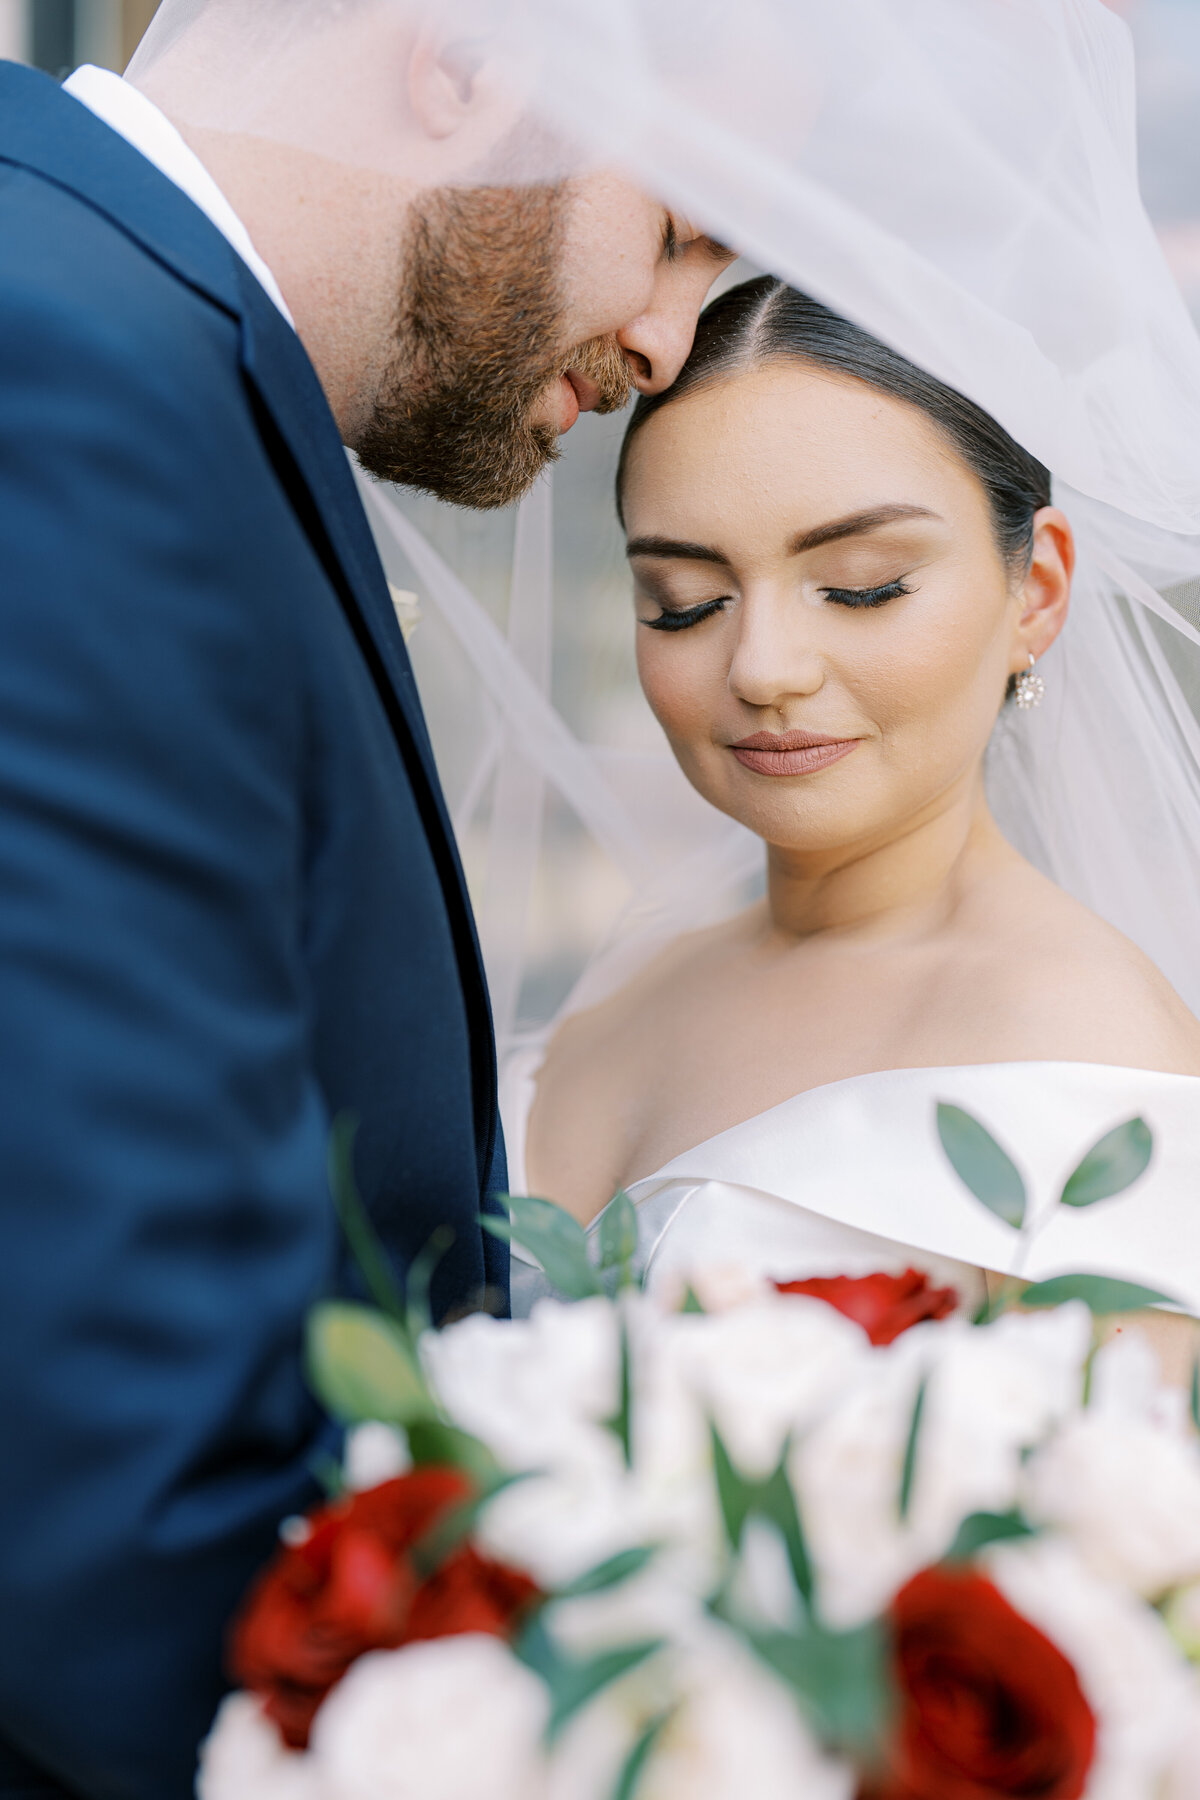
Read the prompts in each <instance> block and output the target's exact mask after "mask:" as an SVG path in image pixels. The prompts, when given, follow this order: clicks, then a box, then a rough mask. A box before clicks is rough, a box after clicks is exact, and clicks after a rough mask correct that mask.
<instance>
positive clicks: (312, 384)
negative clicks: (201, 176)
mask: <svg viewBox="0 0 1200 1800" xmlns="http://www.w3.org/2000/svg"><path fill="white" fill-rule="evenodd" d="M235 260H236V259H235ZM237 271H238V280H239V283H240V286H241V289H242V305H241V309H240V310H241V317H242V325H243V340H242V358H243V366H244V368H245V370H246V374H247V377H248V379H249V380H250V382H251V383H252V385H253V387H254V391H255V393H256V394H257V396H258V398H259V401H260V403H261V406H262V408H263V409H264V410H265V412H266V413H267V415H268V416H269V418H270V421H271V423H272V425H273V426H274V428H275V431H276V432H277V433H278V436H279V439H280V448H281V449H282V451H283V453H284V455H285V457H286V458H287V460H289V461H290V463H291V465H292V468H293V470H294V472H295V480H294V481H293V482H291V483H289V484H288V485H289V486H290V487H291V497H292V502H293V505H294V506H295V507H296V511H297V513H298V514H299V516H300V518H301V521H302V522H303V524H304V526H305V529H306V531H307V532H308V534H309V539H310V541H311V542H312V544H313V547H314V549H315V550H316V552H317V555H318V556H319V557H320V558H321V561H322V563H323V564H324V567H325V570H326V573H327V574H328V576H329V578H330V581H331V582H332V584H333V587H334V590H335V592H336V593H337V596H338V599H339V601H340V602H341V605H342V608H343V611H344V612H345V614H346V618H347V621H348V623H349V625H350V628H351V630H352V631H353V633H354V635H355V638H356V639H357V641H358V645H359V648H360V650H361V651H362V653H363V657H364V660H365V661H366V663H367V666H368V668H369V669H370V671H371V674H372V677H373V678H374V681H375V685H376V688H377V690H378V692H379V695H380V698H381V700H382V701H383V704H384V709H385V711H386V712H387V714H388V718H389V720H390V721H391V725H392V730H393V732H394V733H395V736H396V739H397V742H398V744H399V746H400V750H401V753H402V755H403V756H404V759H405V762H406V763H407V765H408V769H409V775H410V778H411V781H412V786H413V790H414V793H415V796H416V800H417V804H418V806H419V808H420V810H421V815H422V819H423V821H424V824H425V829H426V834H427V836H428V839H429V844H430V848H431V850H432V852H433V856H434V860H435V862H436V864H437V867H438V872H439V874H440V876H441V881H442V887H443V890H444V892H445V894H446V903H447V908H448V911H449V914H450V923H451V927H452V930H453V933H454V941H455V946H456V950H457V953H458V962H459V969H460V972H461V976H462V982H463V990H464V994H465V996H466V999H467V1003H468V1006H469V1008H470V1009H471V1011H472V1013H473V1014H474V1016H475V1020H476V1026H475V1029H474V1030H473V1031H472V1033H471V1045H472V1065H473V1076H474V1080H473V1088H474V1096H475V1111H476V1124H477V1142H478V1145H479V1148H480V1152H481V1161H480V1171H481V1176H482V1175H483V1174H484V1173H485V1172H486V1170H487V1169H488V1167H489V1166H490V1163H491V1159H492V1151H493V1148H494V1140H495V1116H496V1109H495V1095H496V1069H495V1044H494V1040H493V1035H492V1011H491V1002H490V1000H489V998H488V992H487V983H486V980H485V978H484V973H483V960H482V956H481V953H480V949H479V940H478V936H477V934H476V930H475V920H474V915H473V913H472V910H471V904H470V900H469V898H468V895H467V887H466V881H465V879H464V876H463V872H462V865H461V863H460V862H459V858H458V850H457V846H456V844H455V841H454V834H453V831H452V829H451V826H450V820H449V817H448V815H447V812H446V806H445V801H444V799H443V797H442V789H441V783H440V782H439V780H438V777H437V771H436V767H435V765H434V760H433V750H432V747H431V745H430V742H429V734H428V732H427V730H426V727H425V718H424V714H423V713H422V711H421V702H420V698H419V696H418V694H417V685H416V682H415V680H414V678H413V673H412V665H411V663H410V662H409V659H408V652H407V650H406V649H405V647H404V638H403V635H402V633H401V631H400V626H399V624H398V622H397V620H396V613H395V609H394V607H393V605H392V599H391V594H390V593H389V591H388V585H387V578H386V576H385V575H384V572H383V565H382V563H381V562H380V560H379V552H378V550H377V549H376V547H375V540H374V538H373V537H372V536H371V529H370V526H369V525H368V523H367V518H366V514H365V513H364V511H363V506H362V501H361V500H360V499H359V495H358V490H357V488H356V486H355V484H354V477H353V476H352V475H351V473H350V466H349V463H348V461H347V458H346V453H345V451H344V449H343V448H342V444H341V440H340V438H339V436H338V431H337V427H336V425H335V423H334V420H333V416H332V414H331V413H330V411H329V406H328V402H327V401H326V399H325V394H324V391H323V389H322V388H321V385H320V383H319V382H318V380H317V377H316V372H315V370H314V369H313V366H312V364H311V362H310V361H309V359H308V356H307V355H306V353H305V351H304V348H303V346H302V345H301V343H300V340H299V339H298V337H297V336H296V334H295V332H294V331H293V330H292V329H291V327H290V326H289V325H288V324H287V323H286V321H285V320H284V319H283V318H282V317H281V315H280V313H279V310H278V308H277V307H276V306H275V305H274V304H273V302H272V301H271V300H270V299H269V298H268V296H267V295H266V294H265V293H264V292H263V289H262V287H261V286H260V284H259V283H258V282H257V281H256V280H255V278H254V276H253V275H252V274H251V272H250V270H249V269H247V268H246V267H245V266H244V265H243V264H242V263H241V261H240V260H237ZM277 466H278V462H277ZM285 480H286V476H285Z"/></svg>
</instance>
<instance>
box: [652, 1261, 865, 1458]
mask: <svg viewBox="0 0 1200 1800" xmlns="http://www.w3.org/2000/svg"><path fill="white" fill-rule="evenodd" d="M639 1348H641V1349H642V1350H643V1353H644V1356H645V1362H644V1365H643V1366H642V1367H640V1368H639V1370H638V1397H639V1400H640V1402H641V1412H640V1414H639V1417H638V1419H637V1422H636V1423H637V1439H636V1441H637V1449H638V1454H639V1458H644V1459H645V1462H646V1470H647V1475H648V1478H650V1479H654V1478H655V1477H656V1474H657V1476H658V1477H659V1478H662V1477H666V1478H670V1476H671V1474H672V1473H674V1474H679V1473H683V1472H685V1471H690V1470H692V1469H694V1468H698V1467H705V1468H706V1467H707V1466H708V1462H709V1420H710V1419H711V1420H712V1421H713V1422H714V1423H715V1424H716V1426H717V1428H718V1430H719V1431H720V1433H721V1437H722V1439H723V1441H724V1443H725V1446H726V1448H727V1449H728V1451H729V1453H730V1455H731V1456H732V1458H733V1460H734V1462H735V1463H736V1464H737V1465H738V1467H739V1468H740V1469H742V1470H743V1472H744V1473H745V1474H747V1475H752V1476H764V1475H769V1474H770V1472H771V1470H772V1469H773V1468H774V1467H775V1465H776V1464H777V1463H778V1461H779V1457H780V1453H781V1451H782V1449H783V1443H784V1439H785V1438H786V1437H787V1435H788V1433H789V1432H797V1431H801V1430H803V1429H805V1428H806V1427H807V1426H808V1425H809V1424H810V1423H811V1422H812V1420H813V1419H814V1418H816V1417H817V1416H819V1415H820V1414H821V1413H823V1412H825V1411H826V1410H827V1409H828V1408H829V1407H830V1406H831V1405H832V1404H833V1403H834V1402H835V1401H836V1400H837V1398H838V1395H839V1394H840V1393H841V1392H842V1391H843V1390H844V1389H845V1388H846V1387H847V1386H848V1385H849V1384H850V1383H851V1382H852V1381H853V1380H854V1379H855V1378H856V1376H857V1375H858V1373H859V1371H860V1370H861V1369H863V1368H864V1367H865V1366H866V1365H867V1364H868V1363H869V1362H870V1358H871V1349H870V1345H869V1344H868V1342H867V1339H866V1337H865V1336H864V1335H863V1332H862V1331H861V1330H860V1328H859V1327H858V1326H857V1325H855V1324H853V1323H852V1322H851V1321H850V1320H849V1319H845V1318H843V1317H842V1316H841V1314H840V1313H837V1312H835V1311H834V1309H833V1308H832V1307H831V1306H827V1305H826V1304H825V1303H824V1301H821V1300H811V1299H807V1298H802V1297H787V1298H785V1297H784V1296H782V1295H778V1294H774V1293H772V1294H770V1295H768V1296H766V1297H764V1298H763V1299H761V1300H758V1301H752V1302H750V1303H748V1304H746V1305H743V1306H738V1307H735V1308H734V1309H733V1310H731V1311H729V1312H725V1313H721V1314H718V1315H716V1316H715V1317H709V1316H705V1315H702V1314H699V1313H684V1314H675V1315H670V1316H668V1317H666V1318H664V1319H662V1320H660V1321H659V1323H658V1326H657V1329H656V1330H654V1331H653V1332H652V1333H651V1334H650V1338H649V1342H648V1343H646V1344H644V1345H642V1346H639Z"/></svg>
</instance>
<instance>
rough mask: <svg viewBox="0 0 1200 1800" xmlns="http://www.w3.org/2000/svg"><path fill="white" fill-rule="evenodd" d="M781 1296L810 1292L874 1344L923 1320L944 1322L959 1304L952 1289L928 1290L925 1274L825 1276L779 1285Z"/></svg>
mask: <svg viewBox="0 0 1200 1800" xmlns="http://www.w3.org/2000/svg"><path fill="white" fill-rule="evenodd" d="M775 1286H776V1287H777V1288H778V1289H779V1292H780V1293H781V1294H811V1296H812V1297H813V1299H814V1300H825V1301H827V1302H828V1304H829V1305H830V1306H833V1307H836V1308H837V1310H838V1312H840V1313H844V1314H845V1316H846V1317H847V1318H848V1319H853V1320H854V1323H855V1324H856V1325H861V1326H862V1328H863V1330H864V1331H865V1332H866V1334H867V1336H868V1337H869V1338H870V1340H871V1342H872V1343H873V1344H890V1343H891V1342H892V1341H893V1339H894V1338H898V1337H899V1336H900V1333H901V1332H902V1331H907V1330H908V1328H909V1326H910V1325H919V1324H920V1323H921V1321H922V1319H944V1318H946V1317H947V1315H948V1314H949V1313H952V1312H953V1311H954V1309H955V1307H956V1306H957V1305H958V1295H957V1294H956V1293H955V1291H954V1289H953V1288H948V1287H944V1288H935V1287H930V1285H929V1277H928V1275H922V1274H920V1273H919V1272H918V1271H917V1270H916V1269H905V1271H904V1273H903V1275H826V1276H821V1275H818V1276H815V1277H814V1278H813V1279H812V1280H811V1281H777V1282H776V1283H775Z"/></svg>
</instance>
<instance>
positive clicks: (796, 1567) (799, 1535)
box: [709, 1423, 815, 1613]
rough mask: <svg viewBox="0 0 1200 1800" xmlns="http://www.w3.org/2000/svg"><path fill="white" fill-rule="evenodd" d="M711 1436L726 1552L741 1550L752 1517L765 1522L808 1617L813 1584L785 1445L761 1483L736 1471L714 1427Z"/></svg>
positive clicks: (812, 1599) (807, 1550)
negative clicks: (780, 1545)
mask: <svg viewBox="0 0 1200 1800" xmlns="http://www.w3.org/2000/svg"><path fill="white" fill-rule="evenodd" d="M709 1431H710V1433H711V1435H712V1448H713V1473H714V1475H715V1477H716V1484H717V1500H718V1503H719V1505H720V1508H721V1519H722V1522H723V1523H724V1526H725V1536H726V1538H727V1539H728V1542H729V1546H730V1549H731V1550H733V1551H734V1552H735V1553H736V1552H737V1551H738V1550H740V1549H741V1546H742V1537H743V1535H744V1534H745V1530H746V1523H747V1521H748V1520H749V1519H750V1518H751V1517H752V1516H754V1517H758V1518H760V1519H765V1520H766V1521H767V1523H768V1524H770V1525H773V1526H774V1527H775V1529H776V1530H777V1531H778V1533H779V1535H780V1537H781V1538H782V1539H783V1542H784V1548H785V1549H786V1551H787V1558H788V1563H789V1565H790V1567H791V1571H792V1579H793V1580H794V1581H795V1583H796V1588H797V1591H798V1592H799V1594H800V1598H801V1599H802V1600H803V1601H804V1604H805V1606H806V1607H807V1609H808V1611H809V1612H810V1613H811V1612H812V1611H813V1608H814V1605H815V1581H814V1577H813V1565H812V1557H811V1556H810V1554H809V1549H808V1541H807V1539H806V1537H805V1534H804V1526H803V1523H802V1522H801V1518H800V1509H799V1507H798V1506H797V1504H796V1496H795V1493H794V1492H793V1490H792V1484H791V1482H790V1481H789V1480H788V1473H787V1461H788V1449H789V1446H788V1445H786V1444H785V1445H784V1449H783V1454H782V1455H781V1457H780V1459H779V1463H778V1465H777V1466H776V1468H775V1469H774V1470H773V1471H772V1473H771V1474H770V1475H768V1476H767V1478H766V1480H765V1481H753V1480H750V1479H748V1478H747V1477H746V1476H745V1475H743V1474H742V1473H741V1471H740V1470H739V1469H738V1468H737V1466H736V1464H735V1463H734V1461H733V1458H732V1457H731V1456H730V1454H729V1451H728V1450H727V1448H726V1447H725V1443H724V1441H723V1439H722V1437H721V1434H720V1432H719V1431H718V1430H717V1428H716V1426H715V1425H713V1424H711V1423H710V1425H709Z"/></svg>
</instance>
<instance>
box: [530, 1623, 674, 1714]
mask: <svg viewBox="0 0 1200 1800" xmlns="http://www.w3.org/2000/svg"><path fill="white" fill-rule="evenodd" d="M662 1644H663V1640H662V1639H661V1638H653V1639H648V1640H645V1641H643V1642H641V1643H637V1644H623V1645H621V1646H620V1647H619V1648H618V1649H615V1650H603V1651H601V1652H599V1654H598V1655H596V1656H588V1657H575V1656H568V1655H567V1654H566V1652H565V1651H563V1650H561V1649H560V1648H559V1646H558V1645H557V1644H556V1643H555V1642H554V1639H553V1638H552V1637H551V1636H550V1633H549V1632H548V1631H547V1630H546V1624H545V1620H544V1619H543V1618H542V1617H541V1616H540V1615H535V1617H534V1618H533V1619H531V1620H530V1622H529V1624H528V1625H526V1627H525V1629H524V1631H522V1632H521V1634H520V1636H519V1637H518V1638H517V1639H516V1642H515V1643H514V1644H513V1650H514V1651H515V1653H516V1654H517V1656H519V1657H520V1659H521V1661H522V1662H523V1663H524V1664H525V1665H526V1667H527V1668H530V1669H532V1670H533V1672H534V1674H535V1675H540V1676H541V1678H542V1680H543V1681H544V1682H545V1683H546V1686H547V1687H548V1688H549V1690H550V1722H549V1724H548V1725H547V1727H546V1741H547V1743H550V1744H552V1743H553V1742H554V1740H555V1738H556V1737H557V1736H558V1735H559V1733H560V1732H561V1731H562V1728H563V1726H564V1725H566V1724H567V1722H568V1720H570V1719H571V1718H573V1717H574V1715H575V1714H576V1713H577V1712H578V1711H579V1709H580V1707H581V1706H586V1705H587V1703H588V1701H589V1700H591V1699H593V1698H594V1697H595V1696H596V1695H597V1694H599V1693H600V1692H602V1690H603V1689H604V1688H606V1687H608V1686H609V1685H610V1684H611V1683H612V1682H614V1681H619V1680H620V1678H621V1676H622V1675H626V1674H628V1673H629V1671H630V1669H636V1668H637V1666H638V1664H639V1663H643V1662H645V1661H646V1659H647V1657H650V1656H653V1655H654V1654H655V1652H656V1651H658V1650H661V1649H662Z"/></svg>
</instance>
